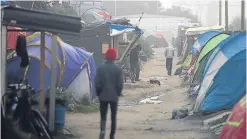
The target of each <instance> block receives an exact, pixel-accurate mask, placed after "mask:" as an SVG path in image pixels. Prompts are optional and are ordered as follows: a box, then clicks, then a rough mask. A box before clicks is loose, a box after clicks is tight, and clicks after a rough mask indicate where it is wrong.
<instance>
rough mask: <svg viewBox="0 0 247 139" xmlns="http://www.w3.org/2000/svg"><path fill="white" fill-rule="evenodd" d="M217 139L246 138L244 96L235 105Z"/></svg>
mask: <svg viewBox="0 0 247 139" xmlns="http://www.w3.org/2000/svg"><path fill="white" fill-rule="evenodd" d="M218 138H219V139H246V96H244V97H243V98H242V99H241V100H240V101H239V102H238V104H236V105H235V107H234V109H233V110H232V113H231V115H230V116H229V118H228V120H227V122H226V123H225V125H224V127H223V129H222V131H221V133H220V135H219V137H218Z"/></svg>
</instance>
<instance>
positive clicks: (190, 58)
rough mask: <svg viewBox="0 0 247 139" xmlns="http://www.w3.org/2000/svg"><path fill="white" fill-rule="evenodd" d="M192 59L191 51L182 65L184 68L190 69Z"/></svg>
mask: <svg viewBox="0 0 247 139" xmlns="http://www.w3.org/2000/svg"><path fill="white" fill-rule="evenodd" d="M191 60H192V53H190V54H189V55H188V56H187V57H186V59H185V60H184V62H183V65H182V67H183V69H189V67H190V61H191Z"/></svg>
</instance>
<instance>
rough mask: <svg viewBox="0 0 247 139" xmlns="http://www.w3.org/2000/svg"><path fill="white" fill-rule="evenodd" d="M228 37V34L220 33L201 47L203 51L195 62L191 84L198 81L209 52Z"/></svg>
mask: <svg viewBox="0 0 247 139" xmlns="http://www.w3.org/2000/svg"><path fill="white" fill-rule="evenodd" d="M228 36H229V35H228V34H224V33H221V34H219V35H217V36H215V37H213V38H212V39H210V40H209V41H208V42H207V43H206V44H205V46H204V47H203V49H202V50H201V52H200V54H199V55H198V57H197V59H196V61H195V68H194V69H195V70H194V76H193V80H192V81H193V82H195V81H200V77H201V76H200V75H201V71H202V68H204V67H203V65H204V63H205V62H206V61H207V60H208V56H209V54H210V52H212V50H213V49H214V48H216V46H217V45H218V44H219V43H220V42H221V41H223V40H224V39H226V38H227V37H228Z"/></svg>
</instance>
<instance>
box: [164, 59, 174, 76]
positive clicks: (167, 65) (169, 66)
mask: <svg viewBox="0 0 247 139" xmlns="http://www.w3.org/2000/svg"><path fill="white" fill-rule="evenodd" d="M172 61H173V58H166V69H167V72H168V75H171V74H172Z"/></svg>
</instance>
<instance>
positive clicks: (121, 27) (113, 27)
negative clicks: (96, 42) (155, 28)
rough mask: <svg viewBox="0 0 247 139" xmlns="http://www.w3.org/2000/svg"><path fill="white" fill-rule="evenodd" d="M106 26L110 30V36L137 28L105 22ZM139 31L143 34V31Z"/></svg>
mask: <svg viewBox="0 0 247 139" xmlns="http://www.w3.org/2000/svg"><path fill="white" fill-rule="evenodd" d="M107 26H108V28H109V30H110V32H111V34H110V36H116V35H119V34H122V33H124V32H131V31H134V30H135V29H136V28H137V26H126V25H117V24H107ZM141 33H142V34H143V33H144V31H143V30H141Z"/></svg>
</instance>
